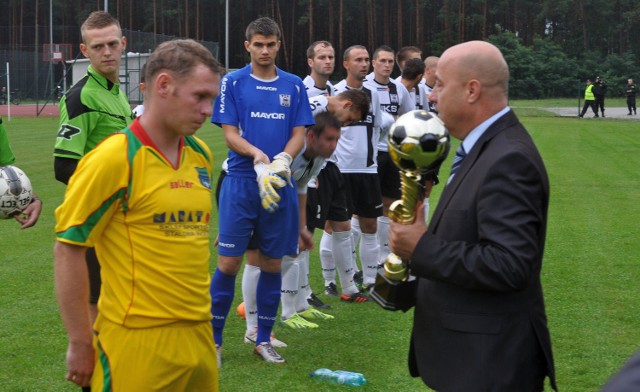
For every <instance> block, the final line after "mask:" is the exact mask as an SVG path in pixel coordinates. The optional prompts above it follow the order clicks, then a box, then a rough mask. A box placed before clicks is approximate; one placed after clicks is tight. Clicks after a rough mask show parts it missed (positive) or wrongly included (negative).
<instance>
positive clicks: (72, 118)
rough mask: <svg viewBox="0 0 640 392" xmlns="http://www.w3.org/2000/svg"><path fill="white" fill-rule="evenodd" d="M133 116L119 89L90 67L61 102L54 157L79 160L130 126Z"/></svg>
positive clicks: (123, 94) (124, 95)
mask: <svg viewBox="0 0 640 392" xmlns="http://www.w3.org/2000/svg"><path fill="white" fill-rule="evenodd" d="M133 119H134V115H133V111H132V110H131V106H130V105H129V100H128V99H127V96H126V94H125V93H124V92H123V91H122V90H120V85H118V84H115V83H113V82H111V81H110V80H108V79H106V78H105V77H103V76H102V75H100V74H98V73H97V72H96V71H94V69H93V68H92V67H91V66H89V68H88V69H87V74H86V75H85V76H84V77H83V78H82V79H80V80H79V81H78V82H77V83H76V84H74V85H73V87H71V88H70V89H69V91H68V92H67V93H66V94H65V95H64V97H63V98H62V100H61V101H60V129H59V130H58V135H57V138H56V144H55V148H54V151H53V155H54V156H56V157H61V158H72V159H80V158H82V157H83V156H84V155H85V154H86V153H88V152H89V151H91V150H93V149H94V148H95V146H96V145H97V144H98V143H100V142H101V141H102V140H104V139H105V138H106V137H107V136H109V135H111V134H113V133H115V132H118V131H121V130H123V129H125V128H126V127H127V125H129V124H131V121H133Z"/></svg>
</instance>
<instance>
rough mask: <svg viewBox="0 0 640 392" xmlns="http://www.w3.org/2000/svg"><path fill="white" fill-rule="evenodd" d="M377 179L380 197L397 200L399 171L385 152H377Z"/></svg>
mask: <svg viewBox="0 0 640 392" xmlns="http://www.w3.org/2000/svg"><path fill="white" fill-rule="evenodd" d="M378 177H380V190H381V192H382V196H384V197H388V198H390V199H394V200H398V199H400V196H402V194H401V192H400V169H398V166H396V165H395V164H394V163H393V161H392V160H391V156H390V155H389V153H388V152H387V151H378Z"/></svg>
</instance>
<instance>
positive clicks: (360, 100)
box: [337, 88, 370, 121]
mask: <svg viewBox="0 0 640 392" xmlns="http://www.w3.org/2000/svg"><path fill="white" fill-rule="evenodd" d="M337 97H340V98H341V99H345V100H347V101H351V103H352V106H351V110H357V111H359V112H360V115H361V117H360V120H361V121H364V120H365V119H366V118H367V115H368V114H369V105H370V102H369V97H368V96H367V94H366V93H365V92H364V91H362V90H356V89H354V88H351V89H349V90H344V91H343V92H341V93H340V94H338V95H337Z"/></svg>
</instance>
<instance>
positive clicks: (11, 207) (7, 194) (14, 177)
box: [0, 165, 32, 219]
mask: <svg viewBox="0 0 640 392" xmlns="http://www.w3.org/2000/svg"><path fill="white" fill-rule="evenodd" d="M31 194H32V189H31V181H29V177H27V175H26V174H24V172H23V171H22V170H20V169H19V168H18V167H16V166H11V165H9V166H2V167H0V219H9V218H12V217H14V216H16V215H18V214H19V213H20V212H22V211H23V210H24V209H25V208H27V206H28V205H29V204H30V203H31Z"/></svg>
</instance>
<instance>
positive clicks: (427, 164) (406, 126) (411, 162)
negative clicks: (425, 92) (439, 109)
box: [388, 110, 450, 174]
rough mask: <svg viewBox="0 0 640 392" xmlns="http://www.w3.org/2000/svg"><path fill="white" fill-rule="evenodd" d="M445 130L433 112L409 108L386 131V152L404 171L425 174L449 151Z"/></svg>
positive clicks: (442, 159)
mask: <svg viewBox="0 0 640 392" xmlns="http://www.w3.org/2000/svg"><path fill="white" fill-rule="evenodd" d="M449 139H450V138H449V132H448V131H447V129H446V128H445V127H444V123H443V122H442V120H440V118H439V117H438V116H437V115H436V114H435V113H430V112H427V111H426V110H413V111H411V112H408V113H405V114H403V115H402V116H400V118H398V120H396V122H395V123H394V124H393V125H392V126H391V129H390V130H389V140H388V142H389V155H390V156H391V159H392V160H393V162H394V163H395V164H396V166H398V167H399V168H400V170H402V171H405V172H417V174H425V173H427V172H428V171H429V170H431V169H432V168H434V167H438V165H440V163H442V161H444V159H445V158H446V157H447V154H449Z"/></svg>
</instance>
